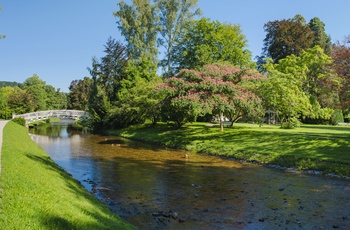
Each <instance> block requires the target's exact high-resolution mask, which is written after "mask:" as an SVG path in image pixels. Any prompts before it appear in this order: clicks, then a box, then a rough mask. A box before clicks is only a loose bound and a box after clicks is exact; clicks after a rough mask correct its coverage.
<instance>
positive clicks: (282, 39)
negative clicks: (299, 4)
mask: <svg viewBox="0 0 350 230" xmlns="http://www.w3.org/2000/svg"><path fill="white" fill-rule="evenodd" d="M264 29H265V32H266V37H265V39H264V45H263V53H262V56H261V57H260V60H259V62H260V64H261V63H262V62H263V59H265V58H272V60H273V62H274V63H277V62H278V61H279V60H280V59H282V58H285V57H287V56H289V55H292V54H294V55H299V54H300V52H301V51H302V50H304V49H307V48H310V47H311V46H312V45H313V42H314V34H313V32H312V30H311V29H310V27H309V26H308V25H306V24H305V19H303V17H302V16H301V15H296V16H295V17H294V18H292V19H288V20H280V21H279V20H276V21H270V22H268V23H266V24H265V25H264Z"/></svg>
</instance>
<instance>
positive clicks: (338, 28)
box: [0, 0, 350, 92]
mask: <svg viewBox="0 0 350 230" xmlns="http://www.w3.org/2000/svg"><path fill="white" fill-rule="evenodd" d="M117 2H118V0H61V1H54V0H33V1H29V0H0V7H1V8H3V10H2V11H0V34H5V35H6V38H5V39H1V40H0V81H17V82H20V83H22V82H23V81H24V80H25V79H27V78H28V77H30V76H32V75H33V74H37V75H39V77H40V78H41V79H42V80H44V81H45V82H46V83H47V84H50V85H52V86H54V87H55V88H60V89H61V91H64V92H68V86H69V85H70V83H71V81H73V80H75V79H82V78H83V77H84V76H89V72H88V71H87V67H89V66H91V58H92V57H93V56H96V57H98V58H99V57H101V56H102V55H103V53H102V51H103V45H104V44H105V43H106V41H107V38H108V37H109V36H112V37H114V38H116V39H118V40H122V39H123V38H122V37H121V36H120V34H119V32H118V29H117V25H116V23H115V21H116V20H115V18H114V16H113V14H112V12H113V11H116V10H117V5H116V3H117ZM127 2H130V0H129V1H127ZM198 2H199V7H200V8H201V10H202V11H203V16H204V17H208V18H211V19H212V20H218V21H220V22H228V23H232V24H239V25H240V26H241V28H242V31H243V34H244V35H245V36H246V37H247V39H248V45H249V47H248V48H249V49H250V50H251V51H252V52H253V56H256V55H259V54H260V53H261V49H262V44H263V39H264V38H265V32H264V30H263V26H264V24H265V23H266V22H268V21H273V20H281V19H287V18H291V17H294V16H295V15H296V14H301V15H303V16H304V17H305V19H306V21H307V22H308V21H309V20H310V19H311V18H313V17H319V18H320V19H321V20H322V21H323V22H324V23H325V24H326V32H327V33H328V34H330V35H331V37H332V40H333V42H334V41H337V40H343V39H344V37H345V36H346V35H349V34H350V27H349V25H350V17H349V16H348V15H349V10H350V1H349V0H335V1H329V0H265V1H261V0H240V1H238V0H198Z"/></svg>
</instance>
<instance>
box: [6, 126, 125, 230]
mask: <svg viewBox="0 0 350 230" xmlns="http://www.w3.org/2000/svg"><path fill="white" fill-rule="evenodd" d="M3 134H4V135H3V147H2V171H1V175H0V186H1V187H0V188H1V191H0V194H1V197H0V200H1V203H0V210H1V214H0V228H1V229H2V230H5V229H11V230H13V229H21V230H22V229H47V230H49V229H50V230H52V229H132V227H131V226H130V225H129V224H128V223H125V222H124V221H122V220H121V219H120V218H119V217H118V216H117V215H115V214H114V213H112V212H111V211H110V210H109V209H108V207H107V206H106V205H104V204H102V203H101V202H100V201H98V200H97V199H96V198H95V197H93V195H92V194H90V193H89V192H88V191H87V190H85V188H84V187H83V186H82V185H80V184H79V183H78V181H76V180H75V179H74V178H72V177H71V175H69V174H68V173H66V172H65V171H64V170H63V169H61V168H60V167H59V166H57V165H56V164H55V163H54V162H53V161H52V160H51V158H50V157H49V156H48V155H47V154H46V153H45V152H44V151H43V150H42V149H41V148H40V147H38V146H37V145H36V144H35V143H34V142H32V140H31V139H30V137H29V135H28V133H27V130H26V128H24V127H22V126H20V125H17V124H15V123H14V122H9V123H7V125H6V126H5V128H4V133H3Z"/></svg>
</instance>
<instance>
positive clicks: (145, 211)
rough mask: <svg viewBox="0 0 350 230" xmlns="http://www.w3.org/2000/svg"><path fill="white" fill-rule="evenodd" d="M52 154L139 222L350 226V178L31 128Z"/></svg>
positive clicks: (63, 129) (153, 225) (60, 126)
mask: <svg viewBox="0 0 350 230" xmlns="http://www.w3.org/2000/svg"><path fill="white" fill-rule="evenodd" d="M30 136H31V138H32V140H34V141H35V142H36V143H37V144H38V145H39V146H41V147H42V148H43V149H44V150H45V151H46V152H47V154H49V155H50V156H51V158H52V159H53V160H54V161H55V162H56V163H57V164H58V165H60V166H61V167H62V168H63V169H65V170H66V171H67V172H68V173H70V174H72V175H73V177H74V178H76V179H77V180H78V181H80V182H81V184H82V185H84V186H85V188H86V189H87V190H88V191H90V192H91V193H93V194H94V195H95V196H96V197H97V198H98V199H100V200H101V201H102V202H104V203H106V204H107V205H108V206H109V207H110V209H111V210H113V211H114V212H115V213H117V214H118V215H119V216H121V217H122V218H123V219H125V220H127V221H129V222H130V223H131V224H133V225H134V226H135V227H136V228H137V229H333V228H336V229H350V181H349V180H342V179H334V178H327V177H324V176H312V175H305V174H301V173H297V172H285V171H282V170H277V169H270V168H266V167H262V166H259V165H253V164H245V163H240V162H236V161H232V160H227V159H221V158H218V157H213V156H206V155H199V154H193V153H189V152H185V151H178V150H169V149H164V148H159V147H155V146H151V145H146V144H143V143H138V142H133V141H129V140H126V139H122V138H119V137H112V136H100V135H92V134H89V133H85V134H83V133H81V132H76V131H73V130H70V129H69V126H68V125H67V124H65V123H57V124H51V125H49V126H43V127H38V128H36V129H32V130H30Z"/></svg>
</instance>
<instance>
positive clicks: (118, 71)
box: [88, 37, 128, 101]
mask: <svg viewBox="0 0 350 230" xmlns="http://www.w3.org/2000/svg"><path fill="white" fill-rule="evenodd" d="M104 47H105V50H104V53H105V56H103V57H102V58H101V60H98V59H96V58H93V59H92V68H88V70H89V72H90V74H91V76H92V78H93V82H94V83H96V84H99V85H100V86H101V87H102V89H103V90H104V91H105V92H106V96H107V97H108V98H109V99H110V100H111V101H115V100H117V94H118V91H119V89H120V87H121V85H120V82H121V80H122V79H123V78H124V77H125V72H124V69H125V67H126V66H127V61H128V57H127V52H126V47H125V46H124V45H123V44H122V43H121V42H119V41H116V40H115V39H113V38H111V37H109V38H108V40H107V42H106V45H105V46H104Z"/></svg>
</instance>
